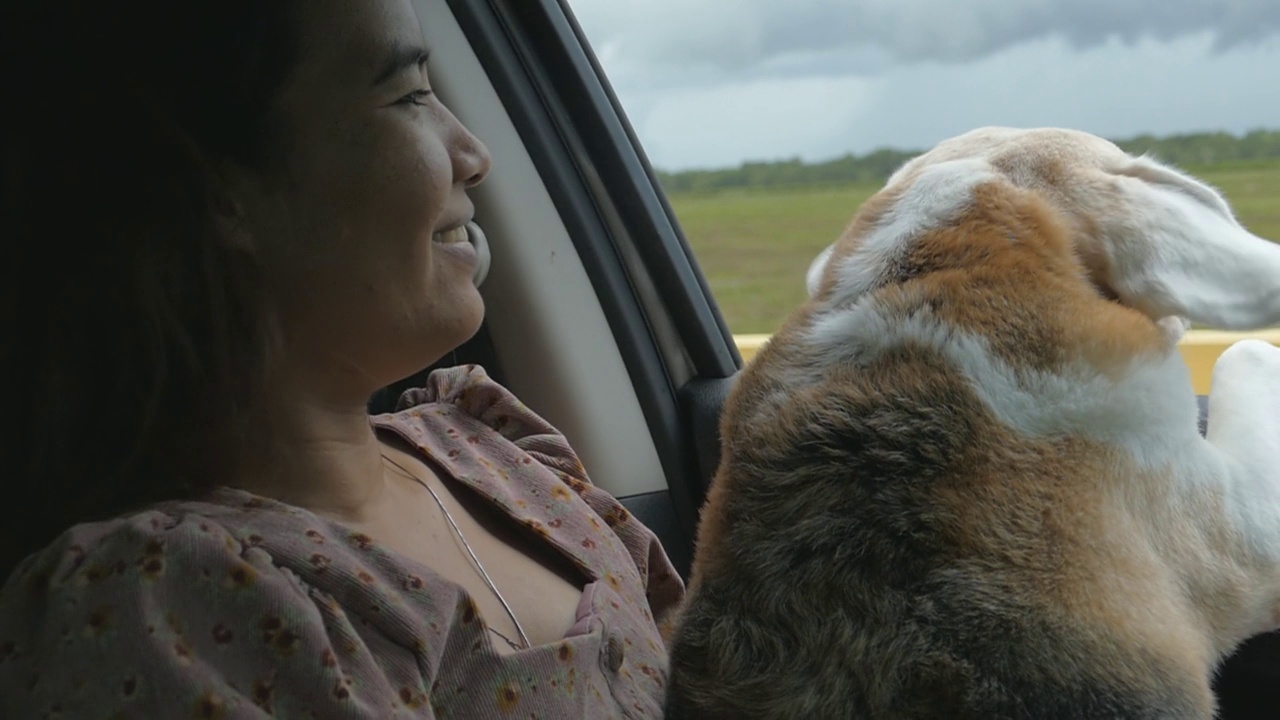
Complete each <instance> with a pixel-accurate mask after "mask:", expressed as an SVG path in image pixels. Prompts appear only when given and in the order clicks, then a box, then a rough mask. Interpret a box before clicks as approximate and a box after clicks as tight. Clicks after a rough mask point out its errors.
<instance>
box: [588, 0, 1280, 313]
mask: <svg viewBox="0 0 1280 720" xmlns="http://www.w3.org/2000/svg"><path fill="white" fill-rule="evenodd" d="M570 5H571V6H572V10H573V12H574V13H575V15H576V16H577V17H578V19H579V21H580V23H581V24H582V26H583V28H584V30H585V32H586V34H587V37H588V40H589V41H590V43H591V44H592V47H593V49H594V50H595V52H596V54H597V56H598V57H599V59H600V61H601V64H602V65H603V67H604V69H605V71H606V73H607V74H608V75H609V78H610V81H611V83H612V84H613V86H614V88H615V90H616V91H617V93H618V96H619V97H620V99H621V101H622V103H623V105H624V107H625V109H626V112H627V115H628V117H629V118H630V120H631V122H632V124H633V125H634V126H635V129H636V132H637V133H638V135H639V137H640V139H641V142H642V143H643V144H644V147H645V151H646V152H647V154H648V155H649V158H650V160H651V161H652V162H653V164H654V165H655V167H657V168H658V169H659V171H660V173H661V177H662V182H663V185H664V187H665V188H666V190H667V191H668V193H669V195H670V197H671V200H672V203H673V205H674V207H675V209H676V211H677V214H678V215H679V216H680V221H681V224H682V225H683V227H684V229H685V231H686V233H687V235H688V237H689V240H690V242H691V243H692V245H693V247H694V250H695V252H696V253H697V255H698V257H699V261H700V263H701V265H702V267H703V269H704V271H705V272H706V274H707V276H708V277H709V279H710V282H711V287H712V289H713V291H714V292H715V294H716V298H717V300H718V302H719V303H720V305H721V308H722V309H723V311H724V313H725V316H726V318H727V319H728V322H729V326H730V328H731V329H732V330H733V332H734V333H735V334H749V333H769V332H772V331H774V330H776V329H777V327H778V326H779V325H780V324H781V322H782V321H783V320H784V319H785V317H786V315H787V314H788V313H789V312H790V311H791V310H792V309H793V308H794V307H795V306H796V305H797V304H799V303H800V302H801V300H802V299H803V297H804V287H803V285H804V282H803V278H804V271H805V269H806V268H807V267H808V264H809V261H810V260H811V259H812V258H813V257H814V256H815V255H816V254H817V252H818V251H819V250H820V249H821V248H823V247H825V246H826V245H827V244H828V243H829V242H830V241H831V240H832V239H834V238H835V237H836V235H838V234H839V232H840V231H841V230H842V229H843V228H844V227H845V225H846V224H847V223H848V221H849V219H850V218H851V216H852V215H853V213H854V212H855V210H856V209H857V207H858V206H859V205H860V204H861V203H862V201H863V200H865V199H866V198H867V197H868V196H869V195H870V194H871V193H873V192H874V191H875V190H876V189H877V188H878V186H879V184H880V183H882V182H883V180H884V179H885V178H886V177H887V175H888V173H890V172H891V171H892V170H893V169H894V168H895V167H897V165H898V164H899V163H901V162H902V161H903V160H904V159H905V158H908V157H910V156H911V155H912V154H914V153H915V152H918V151H921V150H925V149H928V148H929V147H931V146H932V145H934V144H936V143H937V142H939V141H941V140H944V139H946V138H948V137H951V136H954V135H957V134H960V133H962V132H965V131H967V130H970V129H972V128H975V127H979V126H983V125H1009V126H1018V127H1033V126H1059V127H1070V128H1076V129H1080V130H1086V131H1089V132H1093V133H1096V134H1098V135H1102V136H1104V137H1107V138H1109V139H1112V140H1115V141H1117V142H1120V143H1121V144H1122V146H1124V147H1126V148H1127V149H1131V150H1134V151H1138V152H1143V151H1152V152H1153V153H1154V154H1155V155H1156V156H1157V157H1160V158H1162V159H1164V160H1167V161H1169V162H1172V163H1174V164H1176V165H1179V166H1180V167H1183V168H1184V169H1187V170H1189V171H1191V172H1193V173H1195V174H1196V175H1198V176H1199V177H1201V178H1202V179H1205V180H1207V181H1209V182H1211V183H1213V184H1215V185H1217V186H1218V187H1219V188H1221V189H1222V190H1223V191H1224V192H1225V194H1226V195H1227V196H1228V198H1229V200H1230V201H1231V202H1232V203H1233V205H1234V206H1235V208H1236V210H1237V212H1238V214H1239V216H1240V218H1241V220H1242V222H1244V224H1245V225H1246V226H1247V227H1249V229H1250V230H1252V231H1253V232H1254V233H1256V234H1259V235H1262V236H1264V237H1269V238H1272V239H1280V91H1277V89H1276V88H1277V87H1280V85H1277V82H1276V80H1275V77H1274V75H1275V72H1276V70H1277V69H1280V2H1276V1H1275V0H1233V2H1230V3H1223V2H1218V1H1217V0H1181V1H1178V2H1170V1H1169V0H1128V1H1126V2H1113V1H1112V0H866V1H863V2H859V1H857V0H787V2H777V1H776V0H570Z"/></svg>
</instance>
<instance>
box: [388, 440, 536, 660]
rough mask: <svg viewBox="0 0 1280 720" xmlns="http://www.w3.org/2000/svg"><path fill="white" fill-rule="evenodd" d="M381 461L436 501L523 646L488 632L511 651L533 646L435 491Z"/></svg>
mask: <svg viewBox="0 0 1280 720" xmlns="http://www.w3.org/2000/svg"><path fill="white" fill-rule="evenodd" d="M382 459H383V460H386V461H387V462H389V463H391V464H392V465H393V466H394V467H395V468H396V469H397V470H399V471H400V472H401V473H403V474H404V475H405V477H407V478H409V479H410V480H413V481H414V482H416V483H418V484H419V485H421V486H422V487H424V488H426V490H427V492H428V493H430V494H431V499H432V500H435V501H436V505H437V506H438V507H439V508H440V512H442V513H444V518H445V520H448V521H449V527H452V528H453V532H454V533H455V534H456V535H457V536H458V540H460V541H462V547H464V548H466V550H467V555H468V556H470V557H471V562H473V563H475V566H476V569H477V570H479V571H480V577H482V578H484V582H485V584H486V585H488V586H489V590H491V591H492V592H493V595H494V597H496V598H498V602H499V603H502V609H503V610H506V611H507V617H509V618H511V623H512V624H513V625H515V626H516V632H517V633H519V635H520V642H521V643H523V644H517V643H516V642H515V641H513V640H512V639H511V638H509V637H507V636H506V635H503V634H502V633H500V632H498V630H497V629H495V628H493V627H490V628H489V631H490V632H492V633H493V634H494V635H497V636H498V637H500V638H502V639H503V640H505V641H506V643H507V644H508V645H510V646H511V648H512V649H513V650H524V649H526V648H529V647H532V646H533V644H532V643H530V642H529V636H528V635H526V634H525V632H524V628H523V627H521V626H520V621H519V620H518V619H516V614H515V611H513V610H512V609H511V605H510V604H508V603H507V599H506V598H504V597H503V596H502V593H501V592H500V591H499V590H498V586H497V585H496V584H494V582H493V578H491V577H489V573H488V571H487V570H485V569H484V564H483V563H481V562H480V558H479V557H477V556H476V552H475V550H472V549H471V543H468V542H467V538H466V536H465V535H463V534H462V528H460V527H458V523H457V522H456V521H454V519H453V515H452V514H451V513H450V512H449V508H447V507H445V505H444V502H443V501H441V500H440V496H439V495H437V494H436V491H435V490H432V489H431V486H430V485H428V484H427V483H426V482H424V481H423V480H422V479H421V478H419V477H418V476H417V475H416V474H414V473H412V472H409V471H408V470H406V469H405V468H404V466H403V465H401V464H400V463H398V462H396V461H395V460H392V459H391V458H389V457H387V455H386V453H383V454H382ZM486 625H488V623H486Z"/></svg>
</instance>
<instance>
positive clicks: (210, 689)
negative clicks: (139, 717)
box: [0, 494, 416, 717]
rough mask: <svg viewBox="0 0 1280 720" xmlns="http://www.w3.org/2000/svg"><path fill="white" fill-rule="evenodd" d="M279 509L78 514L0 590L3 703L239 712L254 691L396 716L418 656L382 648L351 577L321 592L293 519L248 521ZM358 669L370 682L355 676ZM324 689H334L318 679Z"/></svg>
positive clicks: (294, 706) (213, 507) (218, 505)
mask: <svg viewBox="0 0 1280 720" xmlns="http://www.w3.org/2000/svg"><path fill="white" fill-rule="evenodd" d="M235 497H237V498H238V497H239V495H236V496H235ZM244 500H245V502H246V503H252V502H254V498H253V496H249V495H247V494H244ZM271 514H272V512H271V509H270V508H269V507H267V508H257V509H254V508H237V507H233V506H231V505H229V504H228V503H226V502H213V501H200V502H174V503H167V504H165V505H162V506H157V507H154V508H150V509H147V510H144V511H141V512H136V513H133V514H130V515H127V516H122V517H118V518H114V519H111V520H106V521H102V522H94V523H86V524H82V525H77V526H75V527H73V528H71V529H69V530H68V531H66V532H65V533H63V534H62V536H60V537H59V538H58V539H57V540H56V541H55V542H53V543H52V544H51V545H49V546H47V547H46V548H44V549H43V550H41V551H40V552H38V553H36V554H35V555H33V556H31V557H29V558H27V559H26V560H25V561H24V562H23V563H21V564H20V565H19V566H18V568H17V569H16V570H15V571H14V573H13V574H12V575H11V576H10V577H9V579H8V581H7V582H6V584H5V585H4V587H3V589H2V590H0V716H3V717H10V716H14V717H19V716H21V717H27V716H39V714H40V713H42V712H46V711H49V710H50V709H51V708H61V709H62V711H63V712H64V713H66V714H67V715H68V716H76V717H78V716H80V715H79V713H87V712H89V711H92V712H94V713H95V714H96V713H101V714H104V715H111V711H114V710H124V709H126V707H134V708H150V709H151V710H153V711H158V710H161V709H163V711H164V712H165V713H172V714H173V715H172V716H175V717H176V716H178V713H179V712H180V711H181V712H187V711H192V712H194V711H195V709H196V708H198V707H207V708H210V709H212V710H218V711H219V712H223V713H225V714H226V715H227V716H236V717H239V716H241V715H247V714H249V708H250V707H253V706H255V705H256V706H258V707H259V708H262V709H265V710H268V711H269V712H270V711H274V712H276V713H280V714H285V715H289V716H293V715H292V714H299V715H305V714H306V713H311V712H318V713H320V714H321V715H322V716H332V717H338V716H343V713H344V712H350V711H351V710H352V708H355V707H358V706H359V705H360V704H361V703H367V704H368V707H374V708H381V709H383V710H386V711H387V712H386V714H385V716H387V717H391V716H392V715H393V714H394V713H392V712H391V708H390V706H389V705H387V703H388V702H390V699H394V698H397V697H399V694H398V693H399V691H400V688H399V687H398V686H397V687H393V686H392V685H391V684H390V683H391V682H392V679H393V677H396V676H398V675H400V674H404V673H408V672H410V671H412V670H413V668H414V667H416V664H415V662H414V660H413V656H412V654H411V653H410V652H409V651H408V650H403V649H399V650H398V651H397V652H391V651H390V650H389V649H384V651H383V652H379V653H377V654H376V655H375V654H374V653H373V648H374V647H379V648H381V646H382V645H383V644H386V643H387V642H388V641H387V640H384V639H382V638H381V637H380V634H379V633H378V632H377V631H376V629H375V628H371V627H369V626H367V625H366V624H365V622H364V621H363V618H361V617H358V616H356V615H353V614H351V613H349V612H348V610H350V609H351V608H349V607H348V604H347V603H345V602H343V599H344V598H341V597H340V596H341V592H339V590H340V588H337V587H334V588H331V590H332V592H325V591H322V590H319V589H318V588H317V586H316V585H315V584H313V583H312V582H309V581H308V579H307V578H306V577H305V573H303V572H299V571H298V569H296V568H294V567H290V564H289V563H285V562H281V561H280V557H279V556H280V554H281V553H278V552H273V549H272V547H271V545H272V540H273V539H274V538H276V537H278V536H279V535H281V533H275V534H272V533H270V532H269V531H268V536H267V537H261V538H259V536H258V535H256V534H255V533H256V532H257V529H256V528H254V527H251V526H248V525H246V524H245V523H243V522H238V521H237V517H241V516H245V517H251V518H252V517H257V516H264V515H271ZM255 539H261V540H262V541H263V542H262V543H256V542H255ZM335 540H336V538H335ZM305 541H306V539H305V537H304V542H305ZM349 584H350V585H352V586H355V585H360V584H361V581H360V580H359V578H357V577H352V578H351V582H350V583H349ZM361 597H373V595H369V594H365V595H361ZM389 647H390V646H389ZM353 671H354V672H357V673H358V674H359V675H360V676H361V677H362V681H361V684H359V685H354V686H353V685H351V684H349V680H348V678H349V676H350V673H351V672H353ZM321 687H323V688H330V689H333V690H334V692H336V693H337V694H336V695H330V694H328V693H319V692H312V689H315V688H321ZM9 713H13V714H12V715H10V714H9ZM197 715H198V713H197ZM166 716H169V715H166ZM214 716H220V715H217V713H215V714H214Z"/></svg>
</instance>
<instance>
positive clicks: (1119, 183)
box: [1075, 157, 1280, 330]
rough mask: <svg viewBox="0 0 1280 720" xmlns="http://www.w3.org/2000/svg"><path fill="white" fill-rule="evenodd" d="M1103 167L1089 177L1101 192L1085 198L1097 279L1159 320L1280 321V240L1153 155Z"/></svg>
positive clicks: (1252, 324)
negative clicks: (1250, 225) (1253, 228)
mask: <svg viewBox="0 0 1280 720" xmlns="http://www.w3.org/2000/svg"><path fill="white" fill-rule="evenodd" d="M1104 174H1105V177H1103V178H1098V179H1099V180H1101V182H1100V183H1098V184H1097V185H1094V184H1093V183H1087V184H1088V185H1092V186H1093V187H1094V188H1095V189H1096V190H1097V191H1098V194H1095V195H1094V197H1092V198H1090V201H1089V202H1087V203H1085V205H1086V207H1088V208H1089V209H1088V210H1087V212H1090V213H1091V214H1093V215H1094V217H1093V218H1092V222H1091V223H1089V224H1090V225H1091V226H1092V228H1093V230H1092V231H1091V232H1088V233H1086V234H1087V235H1091V236H1093V237H1086V238H1081V241H1082V242H1084V243H1088V244H1092V245H1094V247H1092V248H1085V250H1086V254H1090V255H1092V256H1093V257H1096V258H1098V259H1099V260H1101V267H1094V268H1091V270H1092V271H1093V272H1094V275H1095V277H1094V280H1095V282H1098V283H1099V284H1102V285H1104V286H1106V287H1105V289H1106V290H1107V291H1109V292H1110V293H1112V294H1114V295H1115V296H1116V297H1117V298H1119V300H1120V301H1121V302H1122V303H1124V304H1126V305H1129V306H1130V307H1133V308H1136V309H1138V310H1141V311H1142V312H1144V313H1146V314H1147V315H1149V316H1150V317H1152V318H1154V319H1160V318H1166V317H1170V316H1173V317H1180V318H1186V319H1188V320H1191V321H1193V322H1196V323H1202V324H1206V325H1210V326H1212V327H1218V328H1226V329H1237V330H1244V329H1252V328H1259V327H1265V326H1270V325H1277V324H1280V246H1277V245H1275V244H1274V243H1272V242H1270V241H1268V240H1265V239H1263V238H1260V237H1258V236H1256V235H1253V234H1252V233H1250V232H1248V231H1247V230H1245V229H1244V228H1243V227H1242V226H1241V225H1240V223H1239V222H1238V221H1237V220H1236V218H1235V216H1234V215H1233V214H1232V212H1231V208H1230V207H1229V206H1228V205H1227V202H1226V201H1225V200H1224V199H1223V198H1222V196H1221V195H1219V194H1218V193H1217V192H1216V191H1215V190H1213V188H1211V187H1209V186H1208V185H1205V184H1204V183H1201V182H1199V181H1198V180H1195V179H1194V178H1191V177H1189V176H1187V175H1184V174H1183V173H1181V172H1178V171H1177V170H1174V169H1172V168H1169V167H1166V166H1164V165H1161V164H1159V163H1157V162H1155V161H1154V160H1151V159H1149V158H1145V157H1142V158H1130V159H1129V161H1128V162H1127V163H1124V164H1121V165H1119V166H1118V167H1112V168H1109V169H1108V170H1107V171H1105V172H1104ZM1075 190H1076V191H1077V192H1078V191H1079V188H1077V189H1075ZM1090 194H1094V193H1090ZM1100 196H1101V197H1100ZM1099 273H1100V274H1101V275H1102V277H1098V276H1097V275H1098V274H1099Z"/></svg>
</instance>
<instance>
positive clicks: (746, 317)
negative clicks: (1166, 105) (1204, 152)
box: [671, 161, 1280, 334]
mask: <svg viewBox="0 0 1280 720" xmlns="http://www.w3.org/2000/svg"><path fill="white" fill-rule="evenodd" d="M1190 170H1191V172H1193V173H1194V174H1195V175H1196V176H1197V177H1199V178H1201V179H1203V180H1206V181H1208V182H1209V183H1211V184H1213V185H1214V186H1216V187H1218V188H1219V189H1220V190H1222V192H1223V193H1224V194H1225V195H1226V196H1227V198H1228V199H1229V200H1230V201H1231V204H1232V205H1233V206H1234V207H1235V209H1236V213H1237V215H1238V216H1239V217H1240V220H1241V222H1243V223H1244V225H1245V226H1246V227H1248V228H1249V229H1250V230H1251V231H1252V232H1254V233H1256V234H1258V235H1261V236H1263V237H1267V238H1271V239H1274V240H1277V241H1280V161H1270V162H1249V163H1241V164H1235V165H1218V166H1212V167H1207V168H1190ZM877 189H878V186H871V185H853V186H847V187H824V188H811V189H797V190H746V191H726V192H719V193H715V194H707V195H675V196H673V197H672V198H671V202H672V205H673V206H674V207H675V209H676V214H677V215H678V216H679V218H680V223H681V225H682V226H683V227H684V231H685V234H686V235H687V236H688V238H689V242H690V243H692V245H693V249H694V252H695V253H696V254H697V256H698V260H699V262H700V263H701V265H702V270H703V272H705V273H706V275H707V277H708V279H709V280H710V282H711V288H712V290H713V291H714V292H715V295H716V299H717V300H718V302H719V303H720V309H721V310H722V311H723V312H724V315H725V318H726V319H727V320H728V322H729V328H730V330H732V331H733V332H734V333H739V334H743V333H771V332H773V331H775V330H776V329H777V328H778V326H779V325H780V324H781V323H782V321H783V320H784V319H785V318H786V316H787V314H788V313H789V312H791V310H792V309H793V308H795V307H796V306H797V305H799V304H800V303H801V302H802V301H803V300H804V296H805V292H804V273H805V270H806V269H807V268H808V267H809V261H810V260H812V259H813V258H814V256H816V255H817V254H818V252H820V251H821V250H822V248H824V247H826V246H827V244H828V243H830V242H831V241H832V240H834V239H835V238H836V236H838V235H839V234H840V232H841V231H842V230H844V228H845V226H846V225H847V224H848V222H849V220H850V218H852V217H853V214H854V212H855V211H856V210H857V209H858V207H859V206H860V205H861V204H862V203H863V201H865V200H866V199H867V198H868V197H870V196H871V195H872V194H873V193H874V192H875V191H876V190H877Z"/></svg>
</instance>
